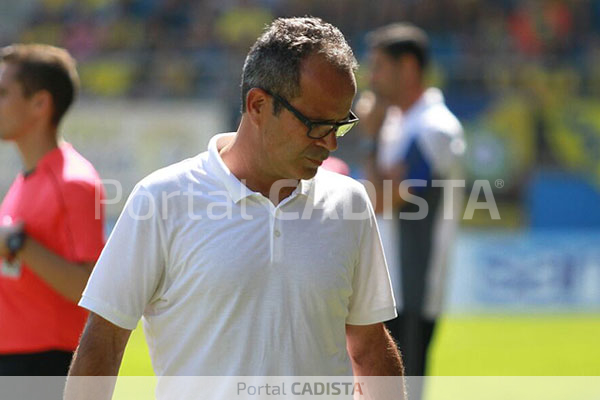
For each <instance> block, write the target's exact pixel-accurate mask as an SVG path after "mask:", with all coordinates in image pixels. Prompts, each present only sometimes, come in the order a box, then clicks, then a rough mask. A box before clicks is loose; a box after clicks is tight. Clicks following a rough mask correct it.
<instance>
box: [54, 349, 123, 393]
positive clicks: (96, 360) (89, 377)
mask: <svg viewBox="0 0 600 400" xmlns="http://www.w3.org/2000/svg"><path fill="white" fill-rule="evenodd" d="M122 357H123V354H120V355H114V354H112V353H111V352H110V351H107V350H106V349H102V348H100V347H96V348H94V346H91V345H90V344H89V343H86V342H84V340H83V338H82V341H81V343H80V345H79V348H78V349H77V351H76V353H75V356H74V357H73V363H72V364H71V369H70V370H69V376H68V378H67V383H66V386H65V395H64V400H109V399H111V398H112V395H113V392H114V388H115V384H116V380H117V375H118V373H119V366H120V364H121V359H122Z"/></svg>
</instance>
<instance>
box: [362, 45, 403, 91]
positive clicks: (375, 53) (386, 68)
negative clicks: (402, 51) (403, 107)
mask: <svg viewBox="0 0 600 400" xmlns="http://www.w3.org/2000/svg"><path fill="white" fill-rule="evenodd" d="M404 75H405V74H404V73H403V65H402V59H401V58H400V59H398V60H396V59H394V58H393V57H391V56H390V55H388V54H386V53H385V52H383V51H381V50H379V49H374V50H372V51H371V54H370V76H369V84H370V86H371V89H372V90H373V91H374V92H375V93H376V94H377V95H378V96H381V97H383V98H386V99H388V100H389V99H393V98H395V97H397V96H398V92H399V91H401V90H403V87H402V83H403V80H404V79H406V77H405V76H404Z"/></svg>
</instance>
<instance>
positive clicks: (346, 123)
mask: <svg viewBox="0 0 600 400" xmlns="http://www.w3.org/2000/svg"><path fill="white" fill-rule="evenodd" d="M257 89H260V90H262V91H264V92H265V93H266V94H268V95H269V96H271V97H273V98H274V99H275V100H276V101H278V102H279V103H281V105H282V106H284V107H285V108H286V109H287V110H288V111H289V112H291V113H292V114H294V116H295V117H296V118H298V119H299V120H300V122H302V123H303V124H304V125H306V128H308V131H307V132H306V136H308V137H309V138H311V139H322V138H324V137H326V136H327V135H329V134H330V133H331V132H335V136H336V137H342V136H344V135H345V134H346V133H348V131H350V129H352V128H354V127H355V126H356V125H357V124H358V121H359V118H358V117H357V116H356V114H354V113H353V112H352V110H350V114H349V116H348V118H346V119H345V120H343V121H337V122H331V121H314V120H311V119H310V118H308V117H306V116H305V115H304V114H302V113H301V112H300V111H299V110H298V109H296V107H294V106H293V105H291V104H290V103H289V102H288V101H287V100H286V99H284V98H283V97H281V96H279V95H277V94H275V93H271V92H270V91H269V90H267V89H263V88H257ZM315 126H331V129H329V130H327V131H326V132H325V133H324V134H322V135H317V136H311V132H312V131H313V128H314V127H315ZM342 127H344V129H340V128H342Z"/></svg>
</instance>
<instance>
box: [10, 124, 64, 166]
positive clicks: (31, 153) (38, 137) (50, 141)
mask: <svg viewBox="0 0 600 400" xmlns="http://www.w3.org/2000/svg"><path fill="white" fill-rule="evenodd" d="M16 143H17V147H18V149H19V153H20V154H21V158H22V160H23V166H24V167H25V171H31V170H33V169H35V167H36V165H37V164H38V162H39V161H40V160H41V159H42V158H43V157H44V156H45V155H46V154H47V153H48V152H50V151H52V150H54V149H56V148H57V147H58V138H57V137H56V132H40V133H39V134H27V135H24V136H23V137H21V138H19V139H17V140H16Z"/></svg>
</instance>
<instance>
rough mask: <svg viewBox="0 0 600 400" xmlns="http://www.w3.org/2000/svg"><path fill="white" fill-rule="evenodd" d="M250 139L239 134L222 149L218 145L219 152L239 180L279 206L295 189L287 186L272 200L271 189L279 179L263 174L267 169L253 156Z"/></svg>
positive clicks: (245, 135)
mask: <svg viewBox="0 0 600 400" xmlns="http://www.w3.org/2000/svg"><path fill="white" fill-rule="evenodd" d="M249 139H250V138H249V134H239V133H238V134H237V135H236V137H235V138H234V139H230V141H229V142H227V143H226V144H225V145H224V146H222V147H219V144H218V143H217V150H218V151H219V154H220V155H221V158H222V159H223V162H224V163H225V165H226V166H227V168H229V170H230V171H231V173H232V174H233V175H234V176H235V177H236V178H237V179H239V180H240V181H242V182H243V183H244V184H245V185H246V187H248V189H250V190H252V191H254V192H259V193H261V194H262V195H263V196H265V197H267V198H269V200H271V202H273V204H274V205H277V204H279V203H280V202H281V201H282V200H283V199H285V198H286V197H288V196H289V195H291V194H292V192H293V191H294V189H295V187H291V186H288V185H286V186H284V187H282V188H281V190H279V192H278V193H274V194H276V195H277V198H271V196H270V194H271V193H270V192H271V189H272V188H273V184H274V183H275V182H277V180H278V178H277V177H272V176H269V175H268V174H265V173H263V172H261V171H264V170H265V168H264V167H263V165H262V164H261V162H260V161H261V160H259V159H257V158H256V157H253V156H252V155H253V154H255V151H253V147H252V146H253V145H252V143H250V141H249ZM296 186H297V185H296Z"/></svg>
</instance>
